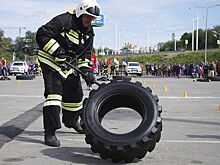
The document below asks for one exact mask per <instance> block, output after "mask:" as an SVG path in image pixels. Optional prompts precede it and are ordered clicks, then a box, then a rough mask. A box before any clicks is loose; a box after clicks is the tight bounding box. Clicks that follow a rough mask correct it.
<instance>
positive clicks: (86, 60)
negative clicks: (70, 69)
mask: <svg viewBox="0 0 220 165" xmlns="http://www.w3.org/2000/svg"><path fill="white" fill-rule="evenodd" d="M78 62H79V63H85V62H87V63H89V62H90V60H89V59H88V58H85V59H84V60H82V59H79V60H78Z"/></svg>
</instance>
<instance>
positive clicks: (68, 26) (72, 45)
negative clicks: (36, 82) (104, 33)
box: [36, 9, 94, 78]
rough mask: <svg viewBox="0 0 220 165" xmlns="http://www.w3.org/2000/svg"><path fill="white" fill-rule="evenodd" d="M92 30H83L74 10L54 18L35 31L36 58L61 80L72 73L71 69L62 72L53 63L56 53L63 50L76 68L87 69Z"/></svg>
mask: <svg viewBox="0 0 220 165" xmlns="http://www.w3.org/2000/svg"><path fill="white" fill-rule="evenodd" d="M93 37H94V32H93V28H92V27H91V26H90V27H89V28H85V27H84V26H83V25H82V21H81V17H79V18H77V17H76V14H75V10H74V9H72V10H70V11H68V12H67V13H64V14H61V15H58V16H56V17H54V18H53V19H52V20H51V21H49V22H48V23H47V24H45V25H43V26H42V27H40V28H39V29H38V31H37V35H36V40H37V43H38V45H39V51H38V58H39V60H40V62H42V63H45V64H46V65H48V66H50V67H51V68H52V69H53V70H56V71H57V72H59V73H60V75H61V76H62V77H63V78H67V77H68V75H70V74H71V73H73V70H72V69H69V70H63V69H62V68H61V67H60V66H59V63H58V62H56V61H55V58H56V52H57V51H58V50H60V49H63V50H64V52H65V55H67V56H68V57H69V58H68V59H69V60H74V59H76V60H75V63H74V65H75V66H77V67H78V68H80V67H82V66H85V67H89V65H88V62H89V61H91V52H92V46H93Z"/></svg>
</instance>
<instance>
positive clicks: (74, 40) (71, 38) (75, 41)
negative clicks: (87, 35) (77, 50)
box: [66, 34, 79, 45]
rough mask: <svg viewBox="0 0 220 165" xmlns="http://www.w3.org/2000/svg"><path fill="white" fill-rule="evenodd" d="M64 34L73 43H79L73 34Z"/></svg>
mask: <svg viewBox="0 0 220 165" xmlns="http://www.w3.org/2000/svg"><path fill="white" fill-rule="evenodd" d="M66 35H67V37H68V39H69V40H70V41H72V42H73V43H75V44H77V45H79V40H78V39H76V38H74V37H73V36H71V35H69V34H66Z"/></svg>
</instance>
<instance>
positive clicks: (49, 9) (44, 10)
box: [0, 0, 220, 49]
mask: <svg viewBox="0 0 220 165" xmlns="http://www.w3.org/2000/svg"><path fill="white" fill-rule="evenodd" d="M97 1H98V3H99V4H100V6H101V13H102V14H103V15H104V16H105V25H104V26H103V27H98V28H95V34H96V37H95V43H94V44H95V47H96V48H97V47H100V46H103V45H105V46H107V47H109V48H112V49H115V45H116V26H117V29H118V36H120V39H117V42H119V43H120V47H121V45H122V44H124V43H125V42H131V43H136V44H137V45H139V46H141V47H143V46H147V41H148V37H149V44H150V45H154V44H156V43H158V42H165V41H168V40H170V39H171V34H172V33H175V35H176V39H179V38H180V36H181V35H182V34H183V33H184V32H191V31H192V20H193V19H196V13H198V15H199V17H201V18H200V19H199V27H200V28H203V29H205V18H202V16H205V15H206V9H205V8H196V6H202V7H209V6H212V5H216V4H220V0H154V1H148V0H97ZM79 2H80V0H56V1H52V0H0V28H2V30H4V32H5V36H6V37H11V38H13V39H14V38H15V37H17V36H18V35H19V32H18V28H12V27H25V28H26V29H22V36H24V33H25V31H27V30H31V31H32V32H36V31H37V29H38V28H39V27H40V26H41V25H43V24H45V23H46V22H48V21H49V20H51V19H52V18H53V17H54V16H56V15H58V14H61V13H63V12H66V10H67V9H68V8H70V7H75V6H76V5H77V4H78V3H79ZM189 8H191V9H189ZM216 25H220V6H216V7H213V8H209V10H208V27H209V28H212V27H213V26H216ZM9 27H10V28H9ZM148 32H149V36H148Z"/></svg>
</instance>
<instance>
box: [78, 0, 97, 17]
mask: <svg viewBox="0 0 220 165" xmlns="http://www.w3.org/2000/svg"><path fill="white" fill-rule="evenodd" d="M82 14H87V15H91V16H93V17H95V18H97V17H98V16H99V15H100V8H99V4H98V3H97V2H96V0H82V2H81V3H80V4H79V5H78V6H77V7H76V17H77V18H79V17H80V16H81V15H82Z"/></svg>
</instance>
